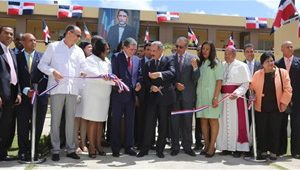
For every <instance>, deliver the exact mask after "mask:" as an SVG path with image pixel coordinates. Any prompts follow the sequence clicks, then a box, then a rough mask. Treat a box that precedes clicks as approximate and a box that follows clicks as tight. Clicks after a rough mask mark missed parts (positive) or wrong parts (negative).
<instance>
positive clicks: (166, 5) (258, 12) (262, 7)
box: [0, 0, 300, 18]
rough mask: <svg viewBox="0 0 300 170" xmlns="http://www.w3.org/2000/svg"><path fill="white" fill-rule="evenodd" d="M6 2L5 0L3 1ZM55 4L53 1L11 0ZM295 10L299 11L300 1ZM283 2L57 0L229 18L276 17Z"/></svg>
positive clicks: (243, 0) (254, 0) (271, 0)
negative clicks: (227, 16)
mask: <svg viewBox="0 0 300 170" xmlns="http://www.w3.org/2000/svg"><path fill="white" fill-rule="evenodd" d="M0 1H5V0H0ZM12 1H24V2H36V3H47V4H53V0H12ZM295 1H296V7H297V9H298V11H300V2H297V1H299V0H295ZM279 2H280V0H58V3H59V4H73V5H75V4H76V5H82V6H92V7H102V8H125V9H137V10H152V11H170V12H186V13H199V14H209V15H230V16H244V17H263V18H274V17H275V15H276V12H277V8H278V5H279Z"/></svg>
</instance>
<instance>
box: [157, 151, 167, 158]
mask: <svg viewBox="0 0 300 170" xmlns="http://www.w3.org/2000/svg"><path fill="white" fill-rule="evenodd" d="M156 156H157V157H159V158H164V157H165V155H164V153H162V152H156Z"/></svg>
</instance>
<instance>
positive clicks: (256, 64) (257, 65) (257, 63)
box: [244, 60, 262, 74]
mask: <svg viewBox="0 0 300 170" xmlns="http://www.w3.org/2000/svg"><path fill="white" fill-rule="evenodd" d="M254 61H255V62H254V70H253V74H254V73H255V72H256V71H257V70H259V69H261V68H262V66H261V64H260V62H259V61H257V60H254ZM244 63H246V64H247V61H246V60H244Z"/></svg>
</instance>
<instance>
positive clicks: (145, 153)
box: [136, 151, 148, 158]
mask: <svg viewBox="0 0 300 170" xmlns="http://www.w3.org/2000/svg"><path fill="white" fill-rule="evenodd" d="M145 155H148V152H147V151H140V152H139V153H138V154H137V155H136V157H138V158H140V157H144V156H145Z"/></svg>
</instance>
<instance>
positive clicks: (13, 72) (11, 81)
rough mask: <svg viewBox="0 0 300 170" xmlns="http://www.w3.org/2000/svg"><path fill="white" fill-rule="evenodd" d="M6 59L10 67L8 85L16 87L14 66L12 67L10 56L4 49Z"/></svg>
mask: <svg viewBox="0 0 300 170" xmlns="http://www.w3.org/2000/svg"><path fill="white" fill-rule="evenodd" d="M6 58H7V62H8V65H9V67H10V83H11V84H13V85H16V84H17V82H18V80H17V73H16V70H15V66H14V62H13V59H12V56H11V55H10V52H9V50H8V49H6Z"/></svg>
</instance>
